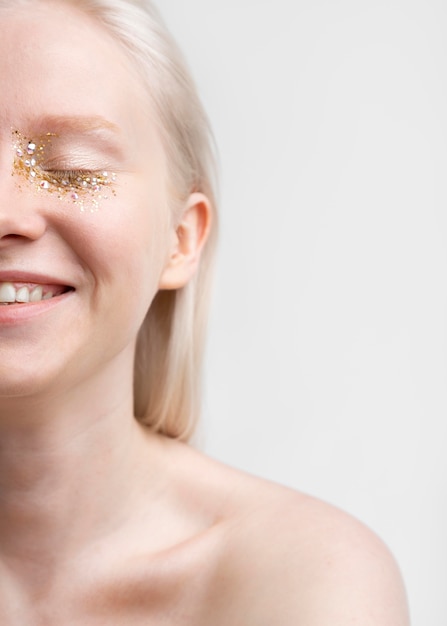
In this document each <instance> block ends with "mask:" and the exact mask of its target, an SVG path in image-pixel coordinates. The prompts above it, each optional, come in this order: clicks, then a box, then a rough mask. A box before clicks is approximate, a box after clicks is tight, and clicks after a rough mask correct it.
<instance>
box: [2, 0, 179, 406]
mask: <svg viewBox="0 0 447 626" xmlns="http://www.w3.org/2000/svg"><path fill="white" fill-rule="evenodd" d="M0 85H2V86H3V87H2V89H1V91H0V283H4V282H8V283H13V284H14V285H15V286H16V288H17V289H20V288H21V287H23V286H29V287H30V289H31V291H33V290H34V289H36V287H38V286H39V285H43V286H44V287H43V291H44V293H45V292H46V291H48V290H50V291H53V292H54V294H55V295H56V297H53V298H51V299H48V300H44V301H41V302H36V303H29V304H13V305H9V306H0V399H1V397H2V396H3V397H5V396H21V395H33V394H37V393H43V392H48V390H51V389H53V390H54V389H55V388H57V389H59V390H61V389H63V388H65V387H68V388H69V387H73V386H75V385H77V384H79V383H80V382H81V381H83V380H85V379H88V378H89V377H90V378H91V377H92V376H94V375H95V374H96V373H98V372H100V371H101V370H105V368H107V367H110V366H111V364H112V363H113V364H118V365H117V366H118V368H119V367H122V368H124V369H125V372H126V374H125V375H124V376H123V380H126V381H127V384H130V382H131V379H132V371H131V368H132V360H133V353H134V346H135V341H136V336H137V333H138V330H139V328H140V326H141V323H142V321H143V319H144V317H145V314H146V312H147V309H148V307H149V305H150V303H151V301H152V299H153V297H154V295H155V293H156V292H157V289H158V286H159V281H160V276H161V275H162V272H163V268H164V265H165V262H166V259H167V255H168V241H169V240H170V237H171V233H170V220H169V212H168V210H167V205H168V198H167V193H166V189H167V184H166V171H167V168H166V163H165V156H164V152H163V149H162V145H161V141H160V139H159V136H158V134H157V131H156V125H155V123H154V120H153V116H152V115H151V112H150V106H149V104H148V98H147V96H146V95H145V93H144V90H143V88H142V87H141V86H140V83H139V81H138V79H137V77H136V75H135V74H134V72H133V70H132V67H131V64H130V62H129V60H128V59H127V57H126V56H125V54H124V52H123V51H122V50H121V49H120V47H119V45H118V44H117V43H116V42H115V41H114V40H113V39H112V38H111V36H110V35H109V34H108V33H107V32H106V31H105V30H103V29H102V27H101V26H99V25H98V24H96V23H95V22H93V21H92V19H91V18H89V17H87V16H86V15H84V14H82V13H81V12H79V11H78V10H77V9H76V8H73V7H71V6H67V5H65V6H64V5H63V4H62V3H48V4H38V3H36V6H33V10H32V11H29V10H19V9H8V10H4V11H0ZM6 86H7V88H6ZM33 143H34V145H35V150H36V151H38V150H41V152H40V153H38V154H39V159H38V162H37V165H36V167H35V170H36V173H37V176H36V180H34V181H32V180H29V179H30V176H26V173H25V174H23V171H21V170H23V167H24V165H23V163H24V162H23V160H20V158H19V157H18V154H20V152H18V150H19V151H20V150H22V151H23V147H24V148H25V149H26V148H27V147H28V146H29V144H33ZM31 152H32V151H31ZM31 156H33V155H31ZM25 157H26V155H25ZM25 157H24V158H25ZM18 159H19V160H18ZM48 170H58V171H59V170H92V171H94V172H95V173H99V175H101V173H103V172H104V171H107V172H108V174H109V179H108V180H109V181H111V182H110V183H109V184H108V185H103V186H102V188H101V189H100V191H99V192H92V193H88V192H86V191H83V190H82V189H80V190H79V193H78V192H77V191H76V190H73V189H70V190H69V192H67V191H66V190H65V189H63V190H62V192H59V191H58V187H59V186H60V182H59V183H58V184H53V183H51V188H50V189H47V188H46V185H44V184H43V182H44V180H46V178H48V176H52V173H51V172H48ZM12 173H14V175H13V176H11V174H12ZM112 173H113V174H114V175H116V180H115V181H112ZM55 176H56V174H55ZM57 176H63V174H60V173H58V174H57ZM80 176H81V178H82V180H84V178H85V176H86V174H85V173H81V174H80ZM103 182H104V181H103ZM76 184H78V183H76ZM89 184H90V183H89ZM82 194H83V195H82ZM75 196H78V199H77V200H76V199H75ZM79 196H81V199H79ZM104 197H105V198H104ZM59 292H62V293H60V295H57V294H59ZM0 293H1V292H0ZM22 293H26V290H25V292H23V291H22ZM37 293H38V292H37Z"/></svg>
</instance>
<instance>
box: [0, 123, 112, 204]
mask: <svg viewBox="0 0 447 626" xmlns="http://www.w3.org/2000/svg"><path fill="white" fill-rule="evenodd" d="M55 138H57V135H56V134H54V133H45V134H44V135H42V136H40V137H38V138H37V139H31V138H28V137H26V136H25V135H23V134H22V133H21V132H20V131H18V130H13V131H12V144H13V151H14V167H13V174H17V175H19V176H20V177H21V178H22V180H23V179H25V180H26V181H27V182H28V183H30V184H31V185H32V186H33V187H34V188H35V189H36V190H37V191H39V192H41V191H47V192H49V193H53V194H56V195H57V197H58V199H59V200H69V201H71V202H72V203H74V204H76V205H77V206H78V207H79V208H80V209H81V211H84V210H85V208H86V207H88V208H90V210H96V209H98V208H99V205H100V202H101V201H102V200H107V199H108V197H109V196H108V195H105V194H106V193H107V191H110V192H111V193H112V194H113V195H115V194H116V192H115V189H114V188H113V183H114V182H115V181H116V174H115V173H114V172H109V171H108V170H101V169H98V170H96V169H70V168H68V167H66V164H64V167H63V168H60V167H56V162H55V161H54V159H51V160H49V159H48V152H49V150H50V148H51V145H52V142H53V141H54V139H55ZM59 165H61V164H59Z"/></svg>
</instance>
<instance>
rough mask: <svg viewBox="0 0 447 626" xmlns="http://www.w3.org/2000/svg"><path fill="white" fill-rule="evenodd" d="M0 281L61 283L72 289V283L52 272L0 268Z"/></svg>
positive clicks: (43, 283)
mask: <svg viewBox="0 0 447 626" xmlns="http://www.w3.org/2000/svg"><path fill="white" fill-rule="evenodd" d="M0 283H32V284H37V285H62V286H64V287H70V288H71V289H73V288H74V287H73V285H70V283H67V282H66V281H65V280H63V279H61V278H58V277H56V276H53V275H52V274H43V273H42V274H41V273H36V272H26V271H23V270H1V271H0Z"/></svg>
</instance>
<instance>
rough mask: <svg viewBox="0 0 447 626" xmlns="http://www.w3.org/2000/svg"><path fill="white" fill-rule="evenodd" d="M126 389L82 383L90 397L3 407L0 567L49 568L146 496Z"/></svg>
mask: <svg viewBox="0 0 447 626" xmlns="http://www.w3.org/2000/svg"><path fill="white" fill-rule="evenodd" d="M106 381H107V385H106V384H105V382H106ZM114 382H116V385H114ZM129 383H130V384H129ZM131 384H132V381H131V380H130V381H128V384H126V385H123V384H122V380H121V381H120V384H119V385H118V379H117V380H116V381H113V379H112V380H111V379H110V376H107V377H102V379H100V380H98V378H96V379H91V380H90V381H89V387H91V389H94V390H95V391H94V394H92V393H88V389H87V390H86V389H85V388H84V389H82V391H81V390H80V389H79V388H77V389H75V390H74V391H73V392H70V393H65V394H64V396H63V398H62V396H60V397H52V398H48V397H47V398H44V397H40V398H36V397H34V398H30V399H28V400H23V399H20V401H19V400H18V399H8V400H7V401H2V404H1V405H0V562H2V563H8V564H11V563H15V564H17V563H18V564H21V565H20V567H28V565H29V564H31V565H32V567H31V569H33V568H35V566H36V564H39V566H41V567H45V568H46V569H48V568H51V567H54V568H56V566H57V563H60V562H61V561H64V560H69V559H70V558H72V556H73V555H74V554H76V553H77V552H79V551H80V550H82V549H83V548H85V547H86V546H87V545H88V544H90V543H92V542H93V541H94V540H95V539H96V538H97V537H99V536H104V535H106V534H107V533H111V532H113V531H114V529H115V528H117V527H119V526H120V524H122V523H123V519H124V516H125V515H126V512H127V511H129V510H132V509H134V508H135V507H134V505H135V502H137V501H138V496H139V494H140V495H141V490H142V489H143V485H144V489H145V490H146V491H147V490H148V488H149V489H150V484H151V482H150V481H151V475H154V472H152V471H151V470H152V469H153V468H152V465H151V463H152V459H151V458H150V453H149V451H148V441H150V438H149V436H148V435H147V434H146V433H145V432H144V429H143V428H142V427H141V426H140V425H138V423H137V422H136V420H135V419H134V417H133V406H132V388H131V386H132V385H131ZM111 389H114V390H115V392H114V393H113V394H112V393H111V392H110V390H111ZM117 389H119V392H118V391H116V390H117ZM99 407H100V409H99ZM143 479H144V480H143ZM80 513H81V514H80ZM24 564H26V565H24ZM20 574H21V575H23V572H20Z"/></svg>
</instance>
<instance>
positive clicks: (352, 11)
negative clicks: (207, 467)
mask: <svg viewBox="0 0 447 626" xmlns="http://www.w3.org/2000/svg"><path fill="white" fill-rule="evenodd" d="M159 6H160V8H161V10H162V13H163V15H164V16H165V19H166V21H167V23H168V25H169V26H170V28H171V30H172V31H173V33H174V34H175V36H176V37H177V40H178V41H179V42H180V44H181V46H182V48H183V49H184V52H185V54H186V57H187V59H188V61H189V64H190V66H191V68H192V70H193V74H194V75H195V77H196V80H197V83H198V86H199V90H200V93H201V95H202V98H203V100H204V103H205V106H206V108H207V110H208V112H209V115H210V118H211V121H212V124H213V127H214V131H215V134H216V138H217V143H218V145H219V149H220V156H221V170H222V207H221V215H222V218H221V219H222V229H221V244H220V254H219V264H218V272H217V282H216V290H215V297H214V306H213V314H212V320H211V335H210V343H209V355H208V364H207V393H206V406H205V416H204V426H203V427H202V440H203V441H204V448H205V450H206V451H207V452H208V453H209V454H211V455H212V456H215V457H217V458H219V459H221V460H224V461H225V462H228V463H230V464H232V465H235V466H237V467H240V468H243V469H245V470H248V471H250V472H252V473H256V474H259V475H262V476H265V477H267V478H270V479H273V480H275V481H278V482H281V483H283V484H286V485H290V486H292V487H294V488H296V489H299V490H303V491H306V492H310V493H312V494H314V495H316V496H318V497H320V498H322V499H325V500H327V501H329V502H331V503H334V504H336V505H338V506H340V507H341V508H344V509H346V510H347V511H349V512H351V513H352V514H353V515H355V516H356V517H358V518H360V519H361V520H362V521H363V522H365V523H366V524H367V525H369V526H370V527H372V528H373V529H374V530H375V531H376V532H377V533H378V534H379V535H380V536H381V537H382V538H383V539H384V540H385V541H386V543H387V544H388V545H389V546H390V547H391V549H392V551H393V552H394V554H395V555H396V557H397V560H398V561H399V563H400V565H401V569H402V571H403V574H404V578H405V581H406V584H407V588H408V592H409V596H410V604H411V610H412V614H413V623H414V625H417V626H445V624H446V623H447V593H446V589H447V558H446V557H447V554H446V552H447V550H446V547H447V543H446V540H445V531H446V529H447V509H446V487H447V478H446V465H447V464H446V460H445V452H444V450H445V447H446V443H447V437H446V435H447V420H446V414H447V411H446V409H447V382H446V381H447V337H446V331H447V326H446V320H447V284H446V282H447V280H446V279H447V176H446V173H447V43H446V42H447V36H446V33H447V5H446V4H445V1H444V0H443V1H442V2H441V1H435V0H417V1H414V0H413V1H412V0H401V1H398V0H386V1H382V0H370V1H362V0H351V1H348V0H297V1H296V0H294V1H292V0H275V2H273V1H272V0H264V1H263V0H225V2H223V1H222V2H213V1H210V0H188V2H185V1H184V0H163V2H161V0H160V1H159Z"/></svg>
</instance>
